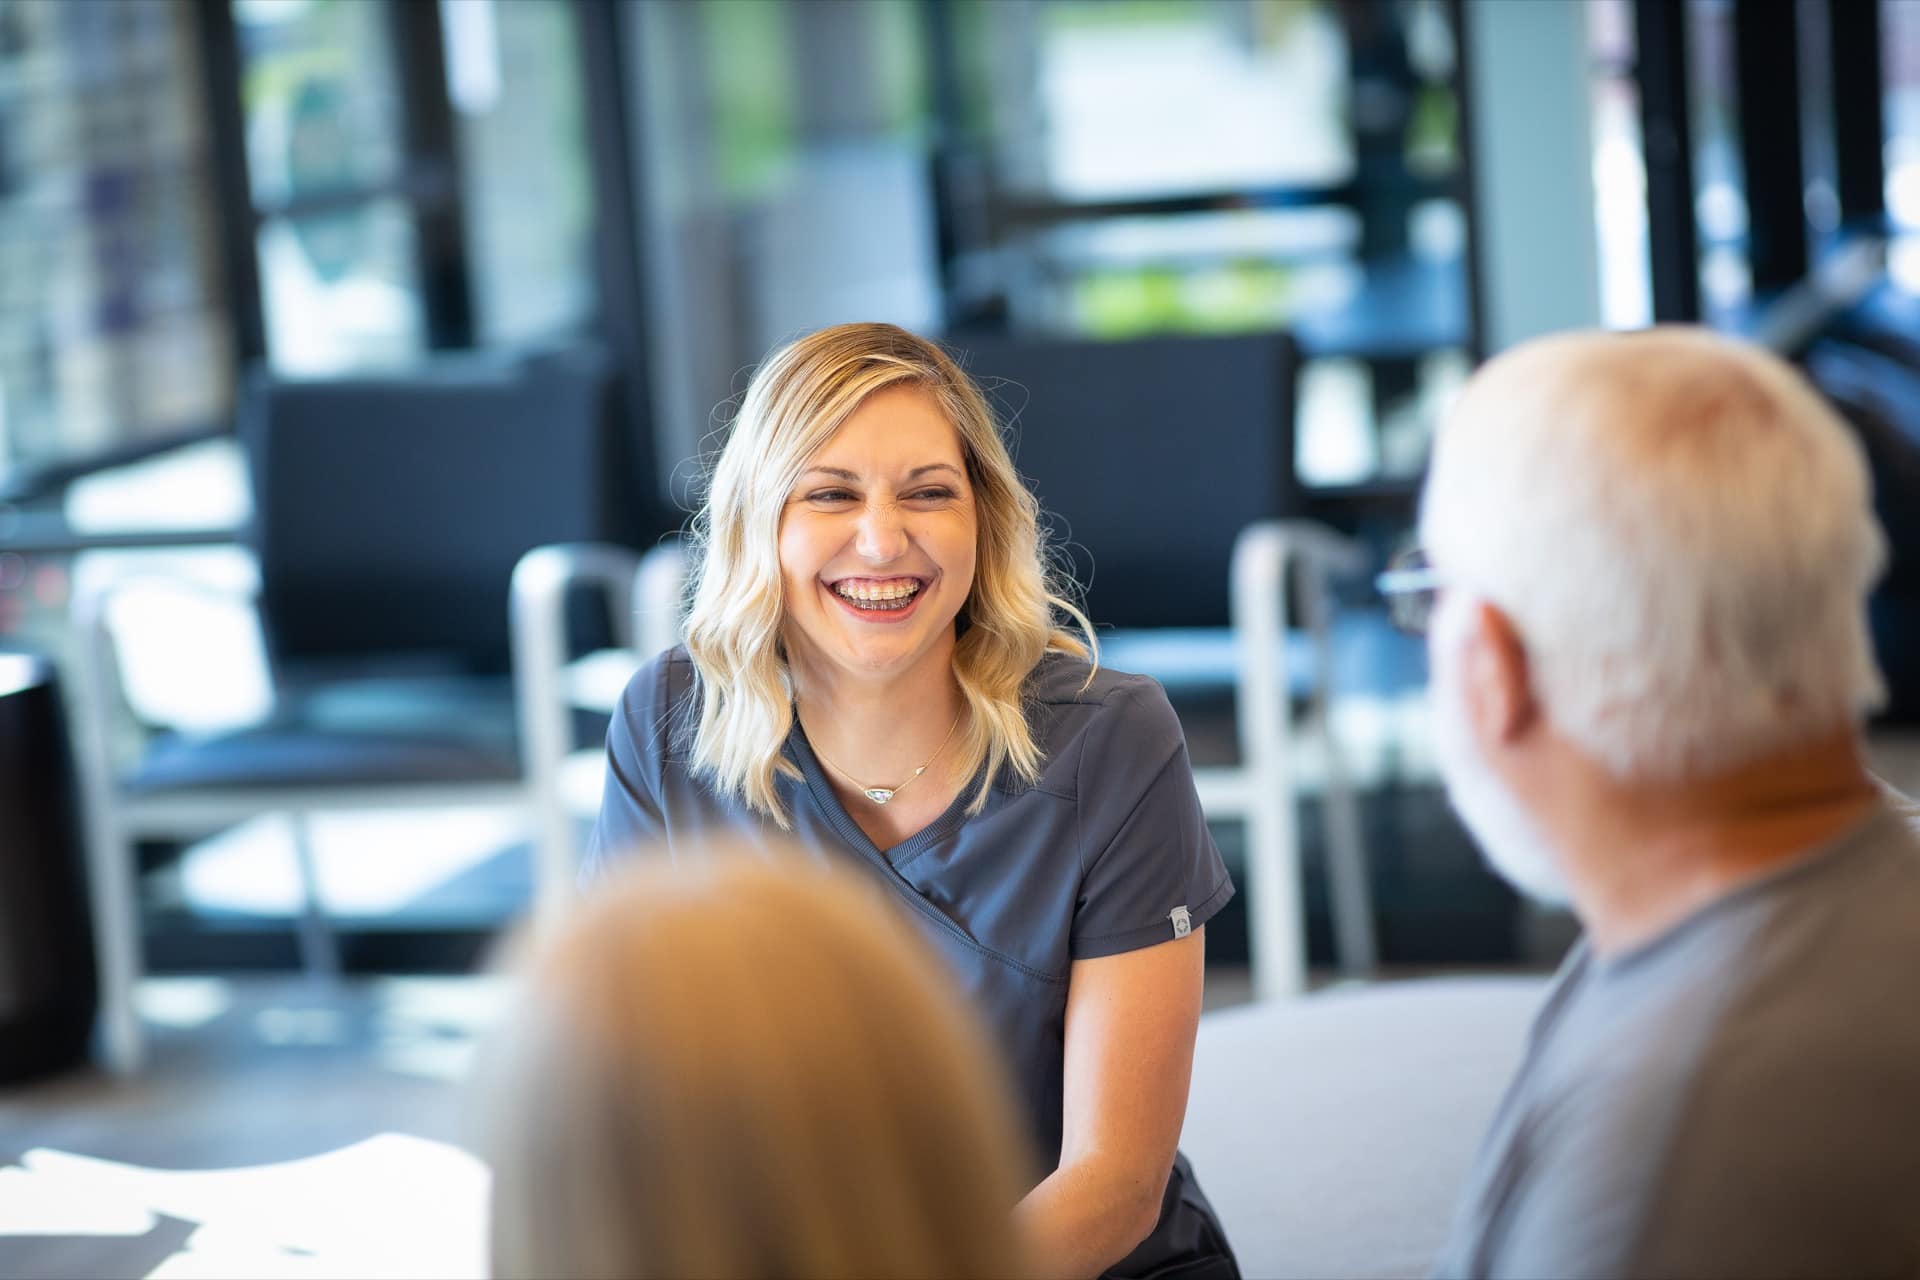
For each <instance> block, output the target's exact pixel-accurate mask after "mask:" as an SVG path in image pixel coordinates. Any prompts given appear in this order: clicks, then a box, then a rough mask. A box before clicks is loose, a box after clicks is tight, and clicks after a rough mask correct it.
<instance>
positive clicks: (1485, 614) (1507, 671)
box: [1463, 601, 1541, 746]
mask: <svg viewBox="0 0 1920 1280" xmlns="http://www.w3.org/2000/svg"><path fill="white" fill-rule="evenodd" d="M1463 657H1464V659H1465V661H1464V663H1463V672H1464V675H1465V684H1466V696H1467V711H1468V714H1469V715H1471V716H1472V718H1473V723H1474V727H1475V728H1476V729H1477V730H1478V731H1479V733H1480V736H1481V739H1482V741H1484V742H1487V743H1489V744H1498V745H1502V746H1508V745H1512V744H1513V743H1515V742H1517V741H1519V740H1520V739H1521V738H1523V737H1525V736H1526V735H1527V733H1529V732H1530V731H1531V730H1533V729H1534V728H1535V727H1536V726H1538V725H1539V724H1540V722H1541V712H1540V703H1539V700H1538V699H1536V698H1535V697H1534V693H1533V671H1532V666H1531V664H1530V662H1529V660H1528V658H1527V647H1526V644H1525V642H1524V641H1522V640H1521V638H1520V632H1519V630H1518V629H1517V628H1516V627H1515V626H1514V625H1513V620H1512V619H1510V618H1509V617H1507V615H1506V614H1505V613H1503V612H1501V610H1500V609H1499V608H1498V607H1497V606H1495V605H1491V604H1488V603H1486V602H1485V601H1479V602H1476V603H1475V605H1474V607H1473V616H1472V618H1471V620H1470V621H1469V623H1468V627H1467V635H1466V639H1465V653H1464V655H1463Z"/></svg>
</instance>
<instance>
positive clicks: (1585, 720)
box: [1420, 328, 1885, 781]
mask: <svg viewBox="0 0 1920 1280" xmlns="http://www.w3.org/2000/svg"><path fill="white" fill-rule="evenodd" d="M1870 497H1871V494H1870V488H1869V479H1868V473H1867V468H1866V464H1865V460H1864V457H1863V455H1862V452H1861V449H1860V447H1859V445H1858V443H1857V442H1856V440H1855V439H1854V437H1853V435H1852V434H1851V432H1849V431H1848V429H1847V427H1846V426H1845V424H1844V423H1842V422H1841V421H1840V419H1839V418H1838V417H1837V416H1836V415H1835V414H1834V412H1833V411H1832V410H1831V409H1830V408H1828V407H1827V405H1826V404H1825V402H1824V401H1822V400H1821V399H1820V398H1819V396H1818V395H1816V394H1815V393H1814V392H1813V391H1812V390H1811V389H1810V388H1809V387H1808V386H1807V385H1806V384H1805V383H1804V382H1803V381H1802V380H1801V379H1800V377H1799V375H1798V374H1796V373H1795V372H1794V371H1793V370H1792V369H1790V368H1789V367H1788V366H1786V365H1785V364H1783V363H1782V362H1780V361H1779V360H1777V359H1775V358H1773V357H1772V356H1770V355H1767V354H1765V353H1764V352H1762V351H1760V350H1759V349H1757V348H1754V347H1751V346H1746V345H1743V344H1740V343H1736V342H1733V341H1729V340H1727V339H1724V338H1720V337H1717V336H1714V335H1712V334H1710V333H1707V332H1705V331H1702V330H1693V329H1683V328H1663V329H1655V330H1652V331H1650V332H1647V333H1641V334H1632V335H1620V334H1592V333H1586V334H1567V335H1560V336H1555V337H1551V338H1544V339H1540V340H1537V341H1533V342H1529V343H1526V344H1523V345H1522V346H1519V347H1517V348H1515V349H1514V350H1512V351H1510V352H1508V353H1506V354H1504V355H1502V356H1500V357H1499V358H1498V359H1495V360H1493V361H1492V362H1490V363H1489V364H1488V365H1487V366H1486V367H1485V368H1484V369H1482V370H1481V371H1480V372H1479V373H1478V374H1477V375H1475V377H1474V378H1473V380H1472V381H1471V382H1470V383H1469V384H1468V386H1467V388H1466V390H1465V391H1464V392H1463V393H1462V394H1461V396H1460V398H1459V399H1458V401H1456V402H1455V404H1454V405H1453V406H1452V407H1451V408H1450V410H1449V411H1448V413H1447V415H1446V418H1445V420H1444V422H1443V423H1442V424H1441V428H1440V432H1439V435H1438V438H1437V441H1436V444H1435V449H1434V460H1433V467H1432V470H1431V473H1430V475H1429V478H1428V481H1427V488H1426V493H1425V497H1424V500H1423V503H1422V507H1421V516H1420V528H1421V537H1422V540H1423V542H1424V543H1425V545H1426V547H1427V550H1428V552H1429V554H1430V555H1431V557H1432V560H1433V563H1434V566H1435V568H1436V569H1437V570H1439V572H1440V573H1441V575H1442V577H1443V579H1444V581H1445V583H1446V586H1447V587H1448V588H1449V589H1453V590H1462V591H1466V592H1470V593H1472V594H1474V595H1476V596H1479V597H1480V598H1482V599H1485V600H1487V601H1489V602H1490V603H1492V604H1494V605H1496V606H1498V607H1499V608H1500V610H1501V611H1502V612H1504V613H1505V614H1506V615H1507V616H1508V618H1509V619H1511V621H1512V622H1513V625H1514V626H1515V628H1516V629H1517V630H1518V632H1519V634H1520V637H1521V639H1522V641H1523V642H1524V644H1525V646H1526V652H1527V659H1528V664H1529V670H1530V671H1531V673H1532V675H1533V678H1534V681H1535V684H1536V689H1535V692H1536V694H1537V695H1538V696H1539V698H1540V699H1541V701H1542V704H1543V705H1544V707H1545V708H1546V712H1547V715H1548V717H1549V718H1550V719H1551V721H1552V722H1553V724H1554V725H1555V726H1556V727H1557V728H1558V729H1559V730H1560V732H1561V733H1563V734H1564V735H1566V737H1567V738H1568V739H1569V740H1571V741H1572V742H1573V743H1574V744H1575V745H1577V746H1579V747H1580V748H1581V749H1582V750H1583V751H1584V752H1585V753H1587V754H1588V755H1589V756H1591V757H1592V758H1593V759H1595V760H1596V761H1598V762H1600V763H1601V764H1602V765H1604V766H1605V767H1607V768H1608V770H1609V771H1610V772H1611V773H1613V774H1614V775H1616V776H1618V777H1620V778H1623V779H1636V780H1647V781H1672V780H1677V779H1681V778H1686V777H1698V776H1705V775H1711V774H1714V773H1717V772H1720V771H1724V770H1727V769H1731V768H1734V767H1737V766H1738V765H1740V764H1743V763H1745V762H1747V761H1749V760H1752V759H1754V758H1757V757H1759V756H1762V755H1765V754H1767V753H1769V752H1772V751H1776V750H1780V749H1783V748H1786V747H1788V746H1790V745H1794V744H1796V743H1799V742H1803V741H1806V740H1809V739H1812V738H1815V737H1817V736H1819V735H1821V734H1823V733H1829V732H1832V731H1833V730H1834V729H1836V728H1840V727H1842V726H1845V725H1847V724H1851V723H1854V722H1856V721H1857V720H1858V719H1859V718H1860V717H1861V716H1862V715H1864V714H1865V713H1866V712H1867V711H1869V710H1871V709H1872V708H1873V707H1875V706H1876V705H1878V703H1879V702H1880V700H1881V699H1882V696H1883V693H1882V685H1881V680H1880V675H1879V671H1878V668H1877V667H1876V666H1875V663H1874V659H1873V651H1872V645H1871V642H1870V640H1869V639H1868V634H1867V628H1866V611H1865V601H1866V595H1867V592H1868V590H1869V588H1870V587H1871V585H1872V583H1873V581H1874V580H1875V578H1876V577H1877V576H1878V574H1879V571H1880V568H1881V566H1882V563H1883V561H1884V557H1885V551H1884V540H1883V538H1882V536H1881V533H1880V530H1879V527H1878V525H1877V524H1876V523H1875V522H1874V519H1873V515H1872V508H1871V501H1870Z"/></svg>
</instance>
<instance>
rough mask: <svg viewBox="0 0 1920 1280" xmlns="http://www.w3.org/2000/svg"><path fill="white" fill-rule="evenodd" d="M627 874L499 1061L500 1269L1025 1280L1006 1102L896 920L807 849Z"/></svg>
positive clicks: (517, 1023)
mask: <svg viewBox="0 0 1920 1280" xmlns="http://www.w3.org/2000/svg"><path fill="white" fill-rule="evenodd" d="M634 862H635V863H636V864H637V865H636V866H635V867H634V868H633V869H632V870H631V871H629V872H627V873H625V874H624V875H623V877H621V878H618V879H616V880H615V881H614V882H613V883H610V884H608V885H607V886H605V888H604V890H603V891H601V892H599V893H597V894H596V895H595V897H594V899H593V900H592V901H591V902H588V903H586V904H585V905H584V906H583V907H582V908H581V909H580V912H579V914H578V915H577V916H576V917H574V918H573V919H572V920H570V921H569V922H568V924H567V925H566V926H565V927H564V928H563V929H562V930H561V931H560V932H559V934H558V935H557V936H555V937H553V938H551V939H549V940H547V941H545V942H544V943H541V944H539V945H537V946H536V947H535V949H534V951H533V954H532V955H531V956H530V958H529V962H528V963H526V964H525V965H523V966H522V969H523V982H522V988H521V992H520V996H519V1000H518V1005H517V1008H516V1010H515V1015H514V1016H513V1017H511V1018H509V1019H508V1021H507V1022H506V1023H505V1024H504V1026H503V1028H502V1031H501V1032H500V1033H499V1034H498V1035H497V1036H496V1037H495V1040H494V1043H493V1044H492V1045H491V1046H490V1049H491V1057H490V1059H489V1061H488V1064H487V1068H488V1069H487V1070H485V1071H484V1072H483V1075H482V1079H483V1081H484V1082H485V1085H484V1087H485V1090H486V1094H485V1096H484V1098H483V1101H484V1102H485V1103H486V1104H487V1105H486V1107H485V1109H484V1111H483V1115H484V1117H485V1119H486V1130H485V1133H484V1136H483V1146H484V1147H485V1149H486V1154H487V1155H488V1157H489V1158H490V1160H491V1162H492V1164H493V1166H494V1170H495V1175H494V1176H495V1182H494V1210H493V1237H492V1251H493V1264H494V1274H495V1275H497V1276H501V1277H519V1276H528V1277H533V1276H540V1277H546V1276H568V1277H675V1276H703V1277H705V1276H713V1277H728V1276H738V1277H745V1276H862V1277H868V1276H871V1277H882V1276H1002V1275H1010V1274H1016V1273H1018V1272H1019V1271H1020V1269H1021V1268H1020V1265H1019V1261H1018V1257H1017V1254H1016V1251H1015V1247H1014V1244H1013V1241H1012V1231H1013V1225H1012V1218H1011V1211H1012V1208H1013V1205H1014V1203H1015V1202H1016V1200H1017V1199H1018V1198H1019V1196H1020V1194H1021V1191H1022V1190H1023V1188H1024V1186H1025V1185H1026V1179H1024V1178H1023V1175H1026V1174H1029V1173H1030V1172H1031V1170H1029V1169H1028V1168H1027V1167H1026V1164H1025V1161H1024V1158H1023V1152H1022V1150H1021V1147H1020V1145H1019V1140H1018V1138H1017V1136H1016V1133H1017V1130H1016V1127H1015V1121H1014V1118H1013V1113H1012V1110H1011V1106H1010V1102H1009V1097H1008V1094H1007V1088H1006V1083H1005V1081H1004V1079H1003V1075H1002V1072H1001V1068H1000V1066H999V1064H998V1062H997V1060H996V1059H995V1058H994V1057H993V1056H992V1054H991V1053H990V1051H989V1050H988V1048H987V1043H986V1040H985V1038H984V1032H983V1031H982V1029H981V1028H980V1027H979V1026H978V1025H976V1024H975V1022H974V1020H973V1018H972V1017H971V1015H970V1014H969V1012H968V1011H967V1010H966V1009H965V1008H964V1007H963V1006H962V1005H961V1004H960V1003H959V1002H958V1000H957V998H956V997H955V996H954V995H953V994H952V993H951V992H950V991H949V989H948V986H947V982H946V980H945V977H944V974H943V973H942V971H940V970H939V968H938V967H937V964H936V962H935V961H934V960H933V959H932V958H931V956H930V955H929V954H928V953H926V952H925V951H924V950H923V948H922V946H921V944H920V942H919V940H918V939H917V938H915V937H913V936H912V934H911V933H910V931H909V929H908V927H907V925H906V924H905V922H904V921H902V920H900V919H899V918H898V916H897V909H896V908H895V907H893V906H892V905H891V904H890V903H888V902H886V901H885V900H884V899H883V898H882V897H881V896H880V894H879V893H878V892H877V890H875V889H873V888H872V887H871V886H869V885H868V884H866V883H865V882H864V881H861V880H858V879H856V878H855V877H853V876H852V875H850V874H848V873H845V872H839V871H833V870H830V869H827V868H825V867H822V866H820V865H818V864H817V863H814V862H812V861H811V860H809V859H807V858H806V857H804V856H803V855H800V854H798V853H781V854H778V855H776V856H774V857H773V858H771V859H769V858H766V857H755V856H750V855H746V854H727V853H721V854H718V855H715V856H713V857H711V858H709V859H704V860H701V861H698V862H696V863H694V864H692V865H689V864H687V863H686V862H684V861H682V862H680V863H678V864H673V863H669V862H668V861H667V859H666V858H665V857H664V856H661V857H657V858H639V859H635V860H634Z"/></svg>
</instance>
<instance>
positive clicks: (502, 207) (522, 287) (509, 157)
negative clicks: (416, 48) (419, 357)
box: [440, 0, 596, 346]
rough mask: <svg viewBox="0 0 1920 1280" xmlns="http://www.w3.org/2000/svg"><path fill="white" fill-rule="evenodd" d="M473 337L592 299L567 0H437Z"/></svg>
mask: <svg viewBox="0 0 1920 1280" xmlns="http://www.w3.org/2000/svg"><path fill="white" fill-rule="evenodd" d="M440 8H441V21H442V24H443V28H444V31H445V35H446V41H445V44H446V61H447V84H448V90H449V93H450V96H451V98H452V101H453V106H454V108H455V111H456V117H455V125H456V128H457V130H458V136H459V151H460V173H461V180H462V183H463V187H464V196H465V199H464V208H465V212H466V224H467V241H468V254H469V262H470V265H471V276H472V281H473V288H474V306H475V312H476V325H475V327H476V330H477V332H476V334H475V338H476V340H477V341H478V342H479V343H480V344H482V345H488V346H492V345H506V344H513V343H520V342H529V341H537V340H540V339H545V338H550V337H552V336H554V335H556V334H562V333H567V332H570V331H573V330H576V329H578V328H580V327H581V326H582V325H584V324H585V323H587V322H588V321H589V320H590V319H591V317H592V314H593V310H594V304H595V297H596V295H595V290H594V278H593V273H594V267H593V261H594V259H593V218H594V189H593V174H592V172H591V171H590V168H589V162H588V154H587V146H586V137H587V123H586V103H585V100H584V95H583V93H582V90H581V85H580V73H579V67H580V49H579V43H578V32H577V30H576V29H575V26H574V20H573V11H572V8H571V6H570V5H569V4H568V3H567V0H507V2H506V3H497V2H496V0H442V3H441V6H440Z"/></svg>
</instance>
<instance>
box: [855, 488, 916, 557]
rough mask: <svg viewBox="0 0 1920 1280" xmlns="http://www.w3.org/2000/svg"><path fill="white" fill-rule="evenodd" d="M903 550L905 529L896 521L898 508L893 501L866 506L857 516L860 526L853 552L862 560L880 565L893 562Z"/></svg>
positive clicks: (898, 517) (897, 519)
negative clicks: (889, 561) (858, 554)
mask: <svg viewBox="0 0 1920 1280" xmlns="http://www.w3.org/2000/svg"><path fill="white" fill-rule="evenodd" d="M906 549H907V530H906V526H905V525H904V524H902V523H901V520H900V508H899V506H898V504H896V503H893V502H872V503H868V504H867V507H866V510H864V511H863V512H861V514H860V527H859V529H858V531H857V532H856V533H855V534H854V550H856V551H858V552H859V553H860V556H861V558H862V559H865V560H871V561H873V562H875V563H876V564H883V563H885V562H886V561H888V560H893V559H896V558H897V557H898V556H900V555H901V554H902V553H903V552H904V551H906Z"/></svg>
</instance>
